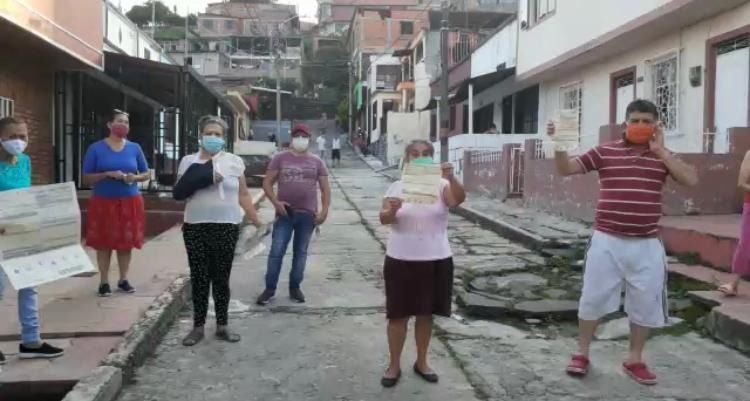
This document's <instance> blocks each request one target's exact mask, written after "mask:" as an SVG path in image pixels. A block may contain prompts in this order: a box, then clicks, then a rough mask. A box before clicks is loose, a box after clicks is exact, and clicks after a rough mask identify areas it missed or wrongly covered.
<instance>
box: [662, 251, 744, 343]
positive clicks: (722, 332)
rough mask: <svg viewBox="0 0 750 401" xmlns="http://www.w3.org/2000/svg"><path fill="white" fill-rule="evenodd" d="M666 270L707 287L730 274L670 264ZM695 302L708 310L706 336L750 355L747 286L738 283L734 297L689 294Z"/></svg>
mask: <svg viewBox="0 0 750 401" xmlns="http://www.w3.org/2000/svg"><path fill="white" fill-rule="evenodd" d="M669 271H670V272H671V273H673V274H678V275H681V276H683V277H688V278H691V279H694V280H698V281H701V282H704V283H708V284H715V283H717V282H718V283H725V282H727V281H729V279H730V277H731V276H730V275H729V274H727V273H724V272H721V271H718V270H715V269H711V268H709V267H705V266H697V265H684V264H679V263H673V264H671V265H669ZM688 296H689V297H690V298H691V299H692V300H693V301H695V302H697V303H699V304H702V305H704V306H706V307H708V308H711V312H710V313H709V314H708V316H707V318H706V326H705V327H706V329H707V331H708V333H709V334H710V335H711V336H713V337H714V338H716V339H717V340H719V341H721V342H722V343H724V344H726V345H729V346H730V347H733V348H736V349H738V350H740V351H743V352H750V283H747V282H746V281H743V282H741V283H740V286H739V289H738V294H737V296H736V297H725V296H724V295H723V294H722V293H721V292H719V291H690V292H689V293H688Z"/></svg>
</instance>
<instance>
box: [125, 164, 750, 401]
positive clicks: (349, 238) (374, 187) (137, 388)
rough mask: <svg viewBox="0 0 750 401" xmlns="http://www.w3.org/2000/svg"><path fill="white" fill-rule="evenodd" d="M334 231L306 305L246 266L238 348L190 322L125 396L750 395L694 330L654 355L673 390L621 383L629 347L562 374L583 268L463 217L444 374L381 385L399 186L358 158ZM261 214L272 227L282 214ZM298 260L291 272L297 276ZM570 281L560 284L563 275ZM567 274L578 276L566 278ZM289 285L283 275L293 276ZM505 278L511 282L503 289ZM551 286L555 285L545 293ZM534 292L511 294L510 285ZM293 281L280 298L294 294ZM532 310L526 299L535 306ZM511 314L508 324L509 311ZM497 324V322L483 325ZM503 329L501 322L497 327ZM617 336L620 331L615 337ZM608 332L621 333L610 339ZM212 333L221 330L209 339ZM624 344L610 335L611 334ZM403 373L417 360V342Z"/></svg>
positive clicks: (335, 210)
mask: <svg viewBox="0 0 750 401" xmlns="http://www.w3.org/2000/svg"><path fill="white" fill-rule="evenodd" d="M332 174H333V177H332V178H333V180H332V181H333V182H334V184H333V203H332V207H331V216H330V218H329V221H328V223H326V225H324V226H323V228H322V232H321V235H320V236H319V237H317V238H316V239H315V240H314V242H313V243H312V245H311V255H310V259H309V263H308V269H307V275H306V281H305V283H304V284H303V288H304V289H305V292H306V294H307V297H308V303H307V304H306V305H304V306H299V305H295V304H292V303H291V302H290V301H288V299H287V296H286V294H285V291H283V290H282V291H280V292H279V294H277V298H276V300H275V301H274V302H273V303H272V304H271V305H270V306H269V307H268V308H260V307H256V306H255V305H254V303H253V301H254V298H255V296H256V295H257V294H258V293H259V292H260V291H261V290H262V279H263V273H264V270H265V262H266V258H265V256H266V254H265V253H264V254H262V255H259V256H257V257H255V258H254V259H252V260H250V261H237V262H236V263H235V267H234V271H233V277H232V285H233V294H232V298H233V300H232V305H231V306H230V310H231V312H232V314H231V316H230V319H231V320H230V324H231V325H233V326H234V328H235V329H236V330H237V332H238V333H239V334H240V335H242V337H243V339H242V342H241V343H239V344H225V343H219V342H216V341H215V340H213V338H212V337H211V336H209V337H208V338H207V340H206V341H204V342H203V343H202V344H199V345H198V346H196V347H194V348H185V347H183V346H182V345H180V340H181V338H182V336H183V335H184V334H185V333H186V332H187V331H188V330H189V328H190V318H189V317H190V311H189V310H185V311H184V312H183V315H182V318H181V319H180V320H178V321H177V322H176V323H175V324H174V326H173V328H172V329H171V331H170V332H169V334H168V335H167V336H166V338H165V339H164V341H163V343H162V344H161V345H160V346H159V348H158V349H157V350H156V352H155V354H154V356H153V358H151V359H149V360H148V361H147V362H146V364H145V365H144V366H143V367H141V368H140V369H139V370H138V371H137V373H136V376H135V380H134V381H133V382H132V383H129V384H128V385H127V386H126V387H125V388H124V389H123V393H122V394H121V396H120V400H122V401H136V400H138V401H151V400H153V401H156V400H159V401H162V400H238V401H239V400H244V401H246V400H264V401H270V400H436V401H441V400H446V401H447V400H450V401H463V400H493V401H494V400H497V401H500V400H504V401H511V400H512V401H527V400H528V401H537V400H538V401H548V400H549V401H553V400H554V401H560V400H608V401H630V400H632V401H636V400H646V401H651V400H653V401H656V400H674V401H677V400H694V401H734V400H745V399H748V398H749V397H750V396H748V394H750V380H749V379H748V377H750V360H749V359H748V358H746V357H745V356H743V355H742V354H740V353H738V352H736V351H734V350H731V349H729V348H727V347H724V346H722V345H719V344H717V343H715V342H714V341H712V340H709V339H707V338H705V337H703V336H701V335H700V334H698V333H696V332H694V331H692V330H690V329H683V330H675V331H673V332H671V331H665V332H663V333H660V334H659V335H657V336H655V338H654V339H653V340H652V341H651V342H650V343H649V345H648V349H647V357H648V360H649V362H650V364H651V365H652V366H653V368H654V370H655V372H656V373H657V374H658V375H659V378H660V384H659V385H658V386H655V387H650V388H647V387H642V386H640V385H638V384H636V383H634V382H633V381H632V380H631V379H629V378H628V377H627V376H626V375H625V374H623V373H622V370H621V367H620V364H621V362H622V358H624V356H625V354H626V352H627V348H628V344H627V340H625V339H623V338H622V336H618V335H617V334H612V335H610V336H605V335H603V334H600V336H599V337H600V338H605V337H606V338H614V340H601V341H598V342H596V343H595V345H594V349H593V363H594V367H593V370H592V372H591V374H590V375H589V376H588V377H587V378H586V379H585V380H583V381H580V380H576V379H572V378H569V377H567V376H566V375H565V374H564V373H563V367H564V365H565V363H566V362H567V358H568V356H569V354H570V352H571V351H572V350H573V349H574V344H575V331H576V330H575V326H574V319H575V307H576V301H577V298H576V297H577V291H578V288H577V285H578V283H577V279H578V278H579V277H580V273H579V272H576V271H575V266H573V267H571V266H557V265H553V264H551V261H550V260H549V259H546V258H544V257H542V256H540V255H539V254H537V253H535V252H533V251H531V250H529V249H527V248H524V247H523V246H521V245H518V244H516V243H513V242H511V241H509V240H506V239H504V238H502V237H500V236H498V235H497V234H496V233H494V232H492V231H489V230H486V229H483V228H481V227H479V226H477V225H475V224H473V223H471V222H469V221H467V220H465V219H463V218H461V217H457V216H452V217H451V220H450V230H451V241H452V243H453V250H454V252H455V255H456V256H455V262H456V267H457V270H456V279H455V282H456V285H455V288H456V293H457V298H458V300H459V303H460V304H461V305H463V307H458V306H457V307H456V309H455V310H456V314H455V315H454V317H453V318H452V319H440V320H438V321H437V322H436V326H437V327H438V329H439V330H438V338H437V339H436V340H435V341H434V342H433V344H432V351H431V361H432V364H433V367H434V368H435V370H436V371H437V372H438V373H439V374H440V376H441V382H440V384H438V385H429V384H427V383H424V382H423V381H422V380H420V379H419V378H417V377H416V376H415V375H414V374H412V373H411V372H410V371H409V372H406V370H405V372H404V373H405V374H404V379H403V380H402V382H401V383H400V384H399V385H398V386H397V387H396V388H395V389H383V388H382V387H381V386H380V384H379V379H380V377H381V374H382V371H383V369H384V367H385V364H386V362H387V346H386V338H385V316H384V314H383V308H382V306H383V303H384V296H383V294H382V280H381V265H382V260H383V244H384V241H385V239H386V237H387V234H388V232H387V229H386V228H383V227H382V226H381V225H380V223H379V222H378V212H379V209H380V204H381V198H382V195H383V194H384V193H385V191H386V188H387V187H388V185H389V183H390V181H389V180H388V179H387V178H385V177H383V176H381V175H379V174H376V173H374V172H373V171H372V170H371V169H370V168H369V167H368V166H367V165H366V164H365V163H363V162H361V161H360V160H359V159H358V158H356V157H354V156H353V155H352V154H351V153H349V152H345V154H344V163H343V167H342V168H339V169H335V170H334V171H333V172H332ZM262 212H263V214H264V216H265V218H266V219H267V220H268V219H270V218H271V216H270V214H269V213H270V212H271V209H270V208H269V207H268V206H267V205H266V206H265V207H264V208H263V209H262ZM287 268H288V261H287V262H285V270H284V271H285V272H286V271H287V270H286V269H287ZM565 269H569V270H570V272H569V274H567V275H560V277H562V278H564V280H563V279H558V278H556V277H557V276H556V275H555V274H557V273H554V272H555V271H556V270H565ZM566 271H567V270H566ZM283 277H285V274H284V275H282V278H283ZM503 280H506V281H507V282H504V281H503ZM537 280H542V281H537ZM506 285H509V286H510V288H513V289H516V288H522V289H524V290H523V291H520V292H518V291H516V292H513V291H511V292H508V291H505V290H504V288H506V287H505V286H506ZM285 287H286V285H285V283H281V284H280V286H279V288H285ZM524 300H526V301H524ZM503 308H505V309H507V310H506V313H501V312H498V311H503V310H504V309H503ZM476 316H487V317H488V320H476ZM490 317H492V319H490ZM610 326H613V325H610ZM608 329H609V330H614V331H617V330H616V328H612V327H609V328H608ZM209 330H210V329H209ZM610 334H611V333H610ZM407 344H408V346H407V352H406V353H405V355H404V360H403V366H405V367H408V366H411V362H412V361H413V359H414V349H413V344H412V341H408V342H407Z"/></svg>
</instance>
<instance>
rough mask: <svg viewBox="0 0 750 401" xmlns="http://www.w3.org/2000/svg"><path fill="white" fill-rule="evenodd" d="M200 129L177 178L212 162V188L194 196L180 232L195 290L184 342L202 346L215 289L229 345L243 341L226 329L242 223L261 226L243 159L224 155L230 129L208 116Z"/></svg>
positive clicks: (220, 333)
mask: <svg viewBox="0 0 750 401" xmlns="http://www.w3.org/2000/svg"><path fill="white" fill-rule="evenodd" d="M199 127H200V132H201V139H200V151H199V152H198V153H196V154H192V155H187V156H185V157H184V158H182V161H181V162H180V166H179V169H178V173H177V174H178V176H179V177H180V178H182V176H183V174H185V172H186V171H187V170H188V168H190V166H191V165H192V164H193V163H201V164H204V163H206V162H207V161H209V160H211V162H212V164H213V172H214V179H213V181H214V184H213V185H211V186H209V187H206V188H203V189H199V190H198V191H196V192H195V193H194V194H193V195H192V196H191V197H190V198H188V200H187V205H186V206H185V222H184V224H183V226H182V231H183V239H184V241H185V248H186V249H187V254H188V263H189V264H190V282H191V285H192V290H193V330H192V331H191V332H190V333H189V334H188V335H187V336H186V337H185V338H184V339H183V341H182V343H183V345H185V346H192V345H195V344H197V343H198V342H200V341H201V340H203V337H204V328H203V326H204V325H205V323H206V314H207V313H208V296H209V291H210V290H211V289H212V288H213V297H214V308H215V311H216V337H217V338H218V339H220V340H223V341H227V342H238V341H239V340H240V336H239V335H237V334H236V333H232V332H230V331H229V329H228V327H227V324H228V310H229V296H230V294H229V276H230V274H231V271H232V261H233V260H234V250H235V246H236V245H237V240H238V237H239V233H240V223H242V219H243V217H247V218H248V220H250V222H252V223H253V224H255V225H256V226H261V222H260V220H259V219H258V215H257V213H256V210H255V206H254V205H253V199H252V196H251V195H250V192H249V191H248V189H247V184H246V182H245V163H244V162H243V161H242V159H241V158H240V157H239V156H235V155H233V154H231V153H227V152H224V151H223V150H222V149H224V145H225V140H224V136H225V133H226V131H227V123H226V122H224V120H222V119H221V118H218V117H212V116H206V117H203V118H201V120H200V123H199ZM178 179H179V178H178Z"/></svg>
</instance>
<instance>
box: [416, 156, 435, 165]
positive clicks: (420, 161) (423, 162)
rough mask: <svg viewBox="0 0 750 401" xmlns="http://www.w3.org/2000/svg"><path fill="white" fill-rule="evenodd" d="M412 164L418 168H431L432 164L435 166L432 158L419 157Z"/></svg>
mask: <svg viewBox="0 0 750 401" xmlns="http://www.w3.org/2000/svg"><path fill="white" fill-rule="evenodd" d="M411 163H412V164H416V165H418V166H429V165H430V164H435V162H434V161H433V160H432V158H431V157H418V158H416V159H414V160H412V161H411Z"/></svg>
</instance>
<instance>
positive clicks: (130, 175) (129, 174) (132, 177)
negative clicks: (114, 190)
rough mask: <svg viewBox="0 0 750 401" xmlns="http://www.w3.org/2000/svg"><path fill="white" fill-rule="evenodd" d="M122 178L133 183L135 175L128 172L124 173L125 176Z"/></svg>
mask: <svg viewBox="0 0 750 401" xmlns="http://www.w3.org/2000/svg"><path fill="white" fill-rule="evenodd" d="M122 180H123V181H125V182H126V183H128V184H132V183H134V182H135V181H136V176H135V174H132V173H128V174H125V176H124V177H123V178H122Z"/></svg>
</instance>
